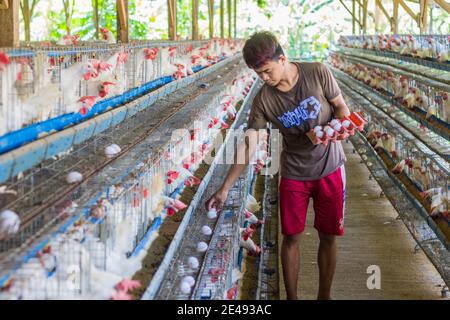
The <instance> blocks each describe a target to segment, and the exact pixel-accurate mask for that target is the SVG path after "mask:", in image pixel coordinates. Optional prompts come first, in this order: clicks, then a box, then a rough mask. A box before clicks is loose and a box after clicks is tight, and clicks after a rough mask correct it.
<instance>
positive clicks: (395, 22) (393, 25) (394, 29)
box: [391, 0, 399, 34]
mask: <svg viewBox="0 0 450 320" xmlns="http://www.w3.org/2000/svg"><path fill="white" fill-rule="evenodd" d="M393 1H394V3H393V4H394V15H393V16H392V21H391V32H392V33H393V34H398V4H399V3H398V0H393Z"/></svg>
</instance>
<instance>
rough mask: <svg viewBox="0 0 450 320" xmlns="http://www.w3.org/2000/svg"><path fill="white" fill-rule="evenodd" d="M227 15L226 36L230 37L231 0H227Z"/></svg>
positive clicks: (231, 23)
mask: <svg viewBox="0 0 450 320" xmlns="http://www.w3.org/2000/svg"><path fill="white" fill-rule="evenodd" d="M227 16H228V38H231V37H232V34H231V28H232V25H233V22H232V21H231V0H227Z"/></svg>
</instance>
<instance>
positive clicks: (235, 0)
mask: <svg viewBox="0 0 450 320" xmlns="http://www.w3.org/2000/svg"><path fill="white" fill-rule="evenodd" d="M233 16H234V21H233V30H234V37H235V38H236V37H237V29H236V23H237V21H236V19H237V0H234V14H233Z"/></svg>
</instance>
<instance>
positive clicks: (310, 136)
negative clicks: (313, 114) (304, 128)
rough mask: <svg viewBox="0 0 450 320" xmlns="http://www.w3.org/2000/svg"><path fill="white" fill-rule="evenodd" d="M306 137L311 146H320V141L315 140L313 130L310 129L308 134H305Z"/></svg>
mask: <svg viewBox="0 0 450 320" xmlns="http://www.w3.org/2000/svg"><path fill="white" fill-rule="evenodd" d="M306 136H307V137H308V138H309V140H311V142H312V144H314V145H317V144H321V143H322V140H320V139H319V138H317V136H316V134H315V133H314V130H313V129H311V130H309V131H308V132H306Z"/></svg>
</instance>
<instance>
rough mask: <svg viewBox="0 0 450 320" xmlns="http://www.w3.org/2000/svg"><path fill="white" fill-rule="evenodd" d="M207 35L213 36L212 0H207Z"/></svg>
mask: <svg viewBox="0 0 450 320" xmlns="http://www.w3.org/2000/svg"><path fill="white" fill-rule="evenodd" d="M208 20H209V37H210V38H214V0H208Z"/></svg>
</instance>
